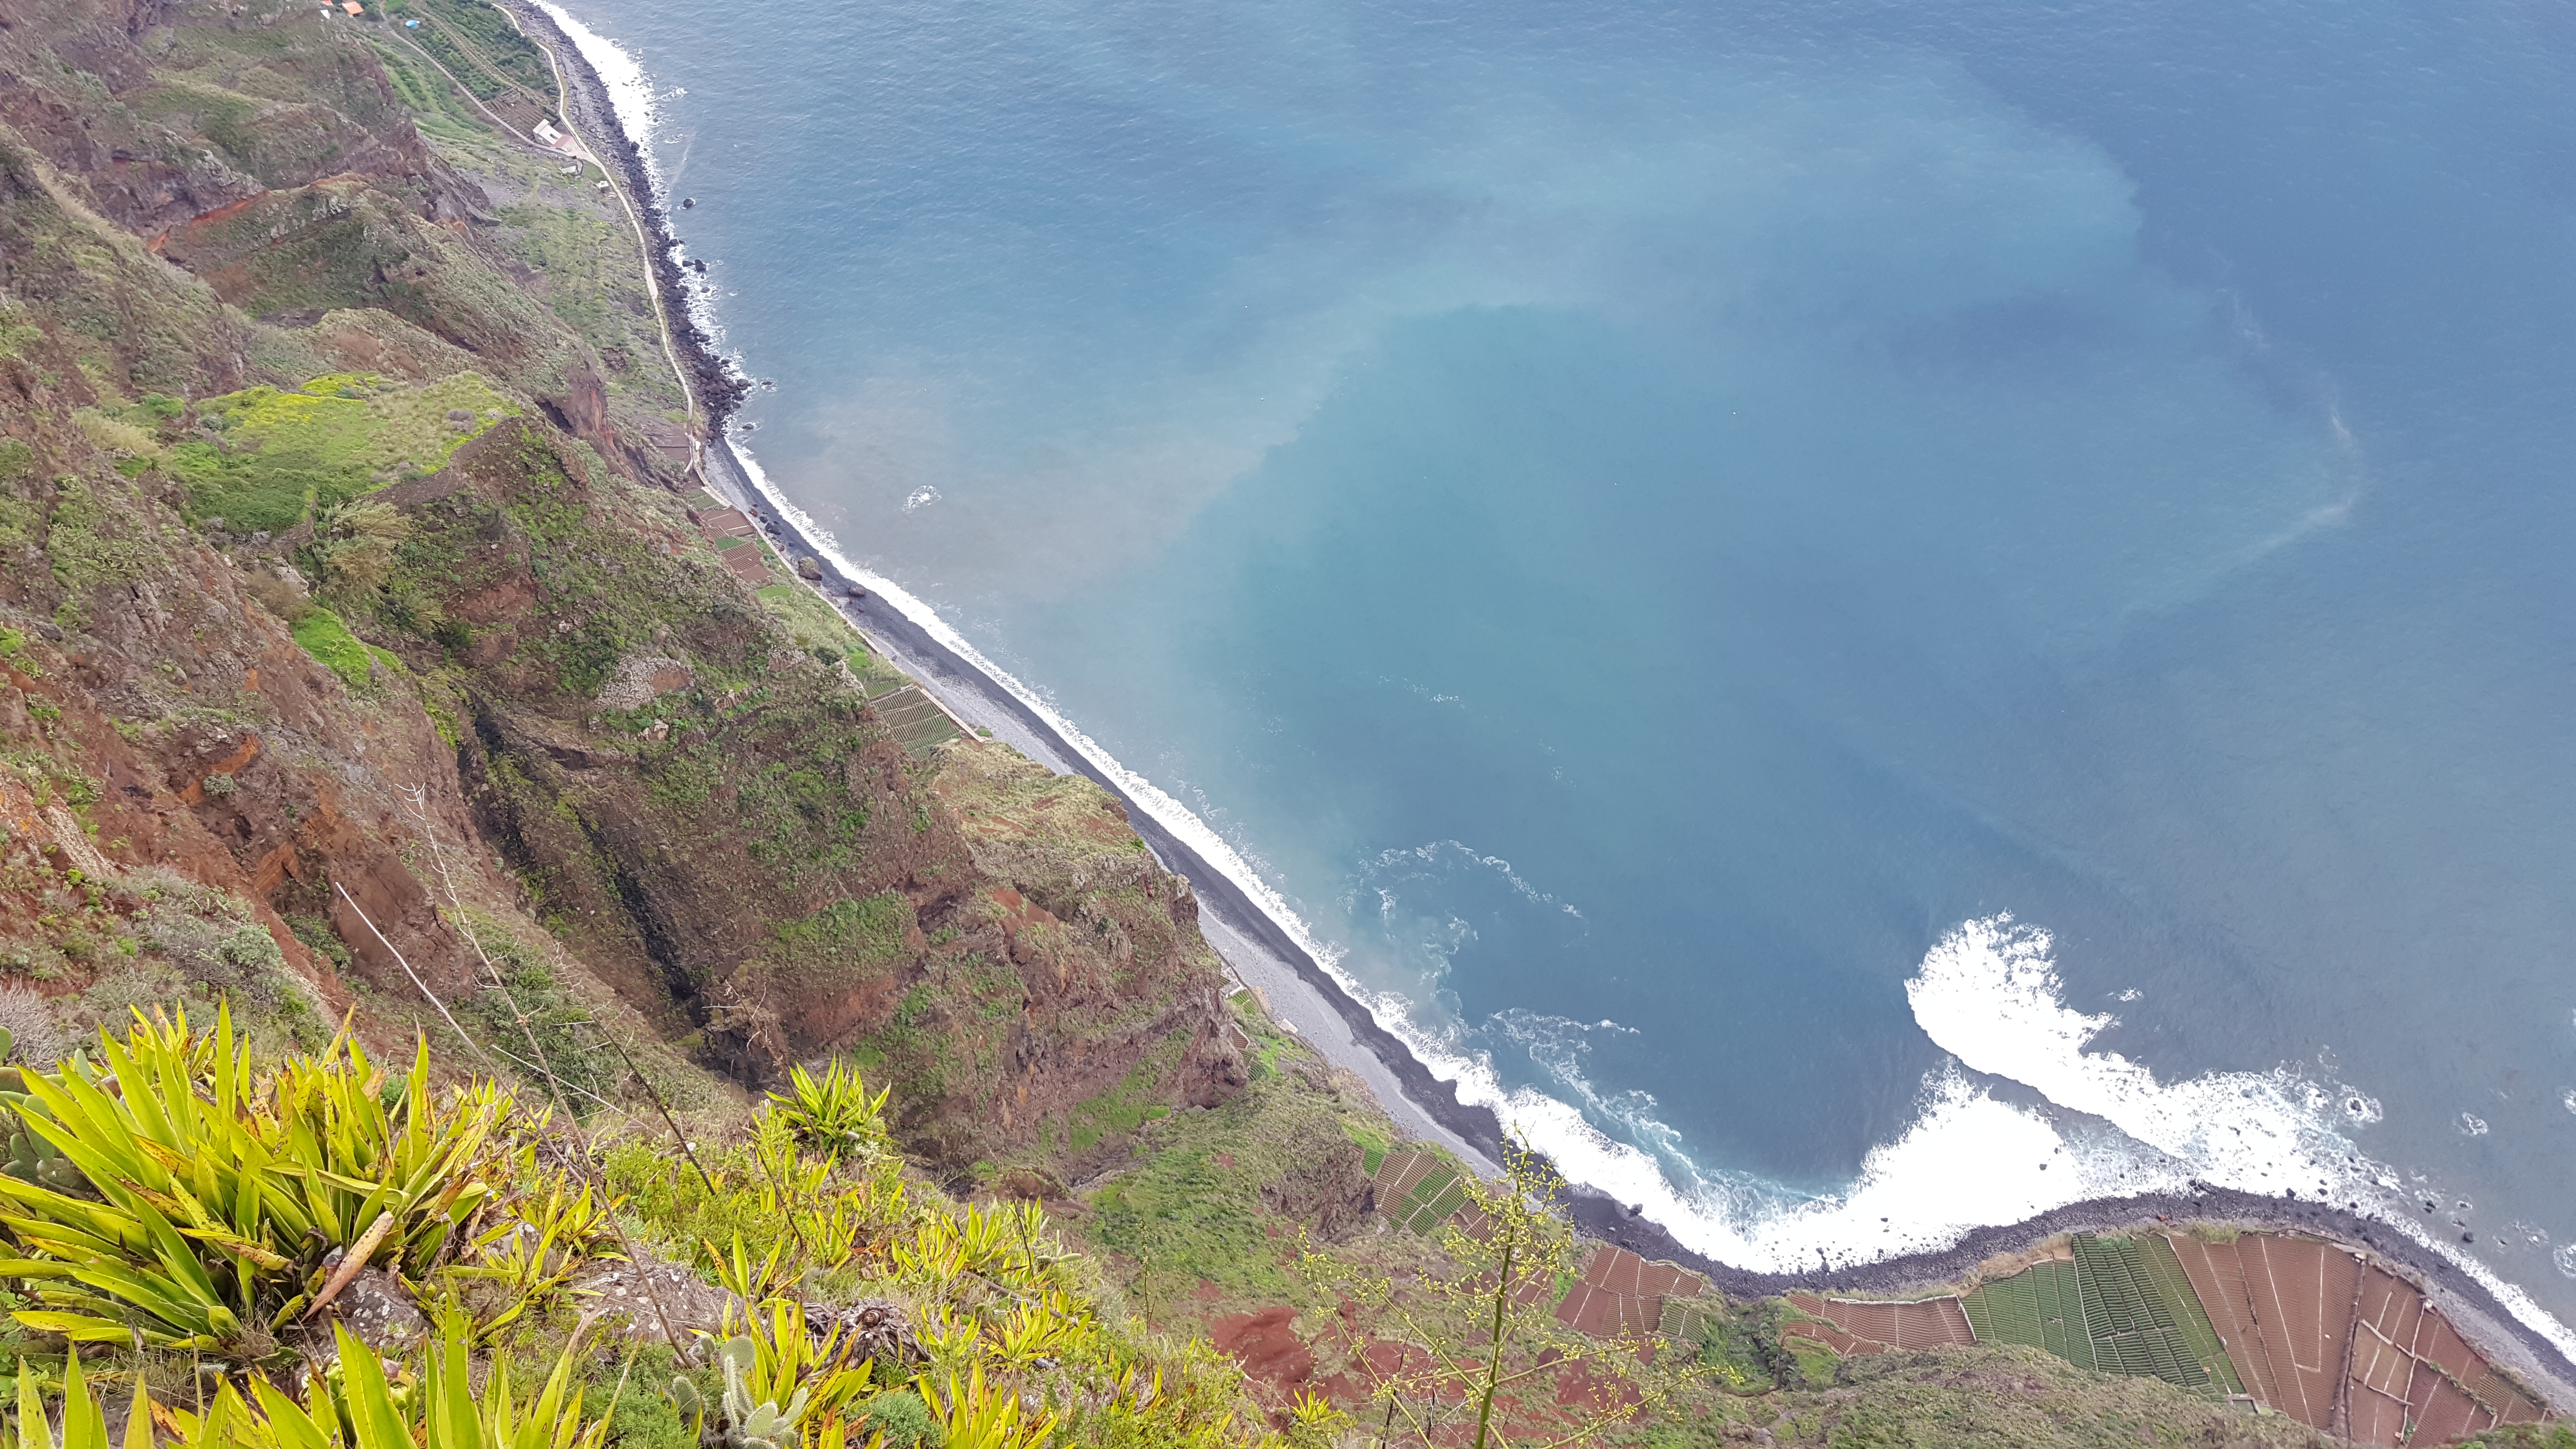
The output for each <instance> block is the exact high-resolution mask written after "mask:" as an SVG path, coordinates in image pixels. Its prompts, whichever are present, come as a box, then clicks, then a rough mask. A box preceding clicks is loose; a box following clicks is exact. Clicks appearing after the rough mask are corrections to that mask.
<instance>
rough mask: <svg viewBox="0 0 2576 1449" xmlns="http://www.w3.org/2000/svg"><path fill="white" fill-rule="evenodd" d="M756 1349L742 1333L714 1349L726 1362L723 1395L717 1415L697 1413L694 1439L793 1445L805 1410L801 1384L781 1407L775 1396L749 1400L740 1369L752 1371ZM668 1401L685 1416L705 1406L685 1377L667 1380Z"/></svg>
mask: <svg viewBox="0 0 2576 1449" xmlns="http://www.w3.org/2000/svg"><path fill="white" fill-rule="evenodd" d="M757 1353H758V1350H757V1349H755V1348H754V1347H753V1346H752V1342H751V1340H750V1339H749V1338H744V1337H736V1338H733V1339H730V1340H728V1341H727V1342H726V1343H725V1346H724V1347H723V1348H722V1349H720V1350H718V1351H717V1354H716V1359H717V1362H718V1363H720V1364H722V1365H723V1367H724V1380H725V1387H724V1400H723V1402H722V1403H721V1404H720V1405H719V1406H718V1411H717V1416H716V1421H715V1422H714V1423H712V1424H708V1423H706V1422H705V1421H704V1419H703V1418H700V1419H699V1426H700V1427H699V1429H698V1442H699V1443H700V1444H701V1445H705V1446H708V1449H794V1446H795V1444H796V1442H797V1439H796V1430H795V1423H796V1421H797V1419H798V1418H800V1417H802V1416H803V1414H804V1413H805V1390H804V1388H803V1387H801V1386H800V1387H799V1388H798V1389H797V1390H796V1397H794V1398H793V1399H790V1400H788V1402H787V1406H786V1407H785V1408H780V1407H779V1406H778V1404H777V1402H776V1401H774V1400H772V1401H769V1402H764V1403H758V1404H755V1403H753V1402H752V1401H751V1390H750V1389H748V1388H746V1387H744V1385H743V1375H745V1374H747V1373H749V1372H751V1366H752V1364H753V1363H754V1362H755V1360H756V1355H757ZM671 1403H672V1405H673V1406H674V1407H676V1408H678V1409H679V1411H680V1413H681V1414H682V1415H683V1416H688V1417H693V1418H696V1417H698V1416H699V1415H701V1414H702V1412H703V1409H704V1404H703V1401H702V1400H701V1398H700V1396H699V1394H698V1391H697V1389H696V1387H695V1386H694V1385H692V1384H690V1383H689V1382H688V1381H687V1380H685V1379H673V1380H672V1381H671Z"/></svg>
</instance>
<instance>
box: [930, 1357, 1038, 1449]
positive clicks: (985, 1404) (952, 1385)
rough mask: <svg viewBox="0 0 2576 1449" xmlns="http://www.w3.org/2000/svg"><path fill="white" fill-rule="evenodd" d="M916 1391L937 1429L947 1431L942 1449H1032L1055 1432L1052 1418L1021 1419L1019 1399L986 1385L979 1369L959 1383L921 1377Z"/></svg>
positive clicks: (949, 1377)
mask: <svg viewBox="0 0 2576 1449" xmlns="http://www.w3.org/2000/svg"><path fill="white" fill-rule="evenodd" d="M920 1388H921V1396H922V1397H923V1398H924V1399H927V1400H928V1401H929V1402H930V1407H931V1411H932V1413H933V1414H934V1415H935V1416H936V1417H937V1418H938V1419H939V1422H940V1427H941V1428H943V1429H945V1430H947V1431H948V1437H947V1438H946V1440H945V1441H943V1442H944V1444H945V1446H946V1449H1033V1446H1035V1445H1038V1444H1041V1443H1044V1442H1045V1440H1046V1437H1047V1435H1048V1434H1050V1433H1052V1432H1054V1430H1055V1426H1056V1419H1057V1416H1056V1415H1054V1414H1047V1415H1044V1416H1042V1417H1039V1418H1036V1419H1024V1418H1023V1417H1022V1411H1021V1408H1020V1396H1019V1395H1018V1394H1017V1393H1015V1392H1013V1391H1012V1390H1011V1389H1010V1388H1009V1387H1008V1386H1005V1385H999V1384H990V1385H988V1384H986V1383H985V1382H984V1370H983V1369H981V1368H977V1369H976V1370H975V1371H974V1372H973V1373H972V1374H970V1375H968V1376H967V1377H966V1378H963V1379H960V1378H957V1377H956V1376H954V1375H947V1376H944V1378H943V1380H941V1381H937V1382H934V1381H933V1380H932V1379H931V1378H930V1377H929V1376H928V1375H926V1374H925V1375H923V1377H922V1380H921V1384H920Z"/></svg>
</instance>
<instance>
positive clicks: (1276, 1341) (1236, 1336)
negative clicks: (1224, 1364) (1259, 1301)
mask: <svg viewBox="0 0 2576 1449" xmlns="http://www.w3.org/2000/svg"><path fill="white" fill-rule="evenodd" d="M1296 1318H1297V1311H1296V1310H1295V1309H1293V1308H1264V1309H1261V1310H1259V1311H1257V1312H1253V1313H1243V1314H1237V1315H1235V1316H1234V1317H1231V1318H1220V1319H1218V1320H1216V1321H1215V1322H1214V1323H1211V1324H1209V1325H1208V1336H1209V1337H1210V1338H1212V1339H1214V1340H1215V1341H1216V1346H1217V1348H1218V1349H1219V1350H1221V1351H1223V1352H1225V1353H1230V1354H1232V1355H1234V1356H1235V1358H1236V1359H1237V1360H1239V1361H1241V1363H1242V1364H1243V1371H1244V1373H1246V1374H1248V1375H1250V1376H1251V1377H1252V1378H1253V1379H1255V1380H1257V1381H1259V1382H1261V1383H1265V1384H1269V1385H1271V1386H1272V1387H1274V1388H1277V1389H1280V1390H1282V1391H1283V1392H1288V1393H1294V1392H1295V1391H1296V1390H1298V1389H1300V1388H1303V1387H1305V1384H1306V1381H1307V1380H1308V1379H1310V1378H1313V1377H1314V1376H1315V1354H1314V1351H1313V1350H1312V1349H1309V1348H1308V1347H1306V1341H1305V1340H1304V1339H1301V1338H1299V1337H1298V1336H1297V1328H1296Z"/></svg>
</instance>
